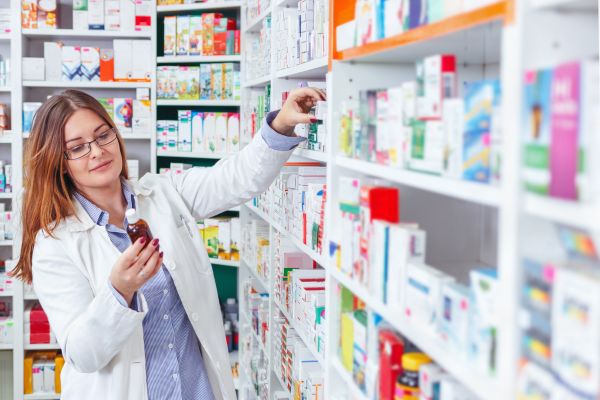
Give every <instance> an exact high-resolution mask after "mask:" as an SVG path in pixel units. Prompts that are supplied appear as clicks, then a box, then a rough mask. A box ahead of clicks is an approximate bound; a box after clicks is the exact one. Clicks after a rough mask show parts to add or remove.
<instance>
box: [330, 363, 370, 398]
mask: <svg viewBox="0 0 600 400" xmlns="http://www.w3.org/2000/svg"><path fill="white" fill-rule="evenodd" d="M331 365H333V370H334V371H335V372H337V374H338V375H339V376H340V377H341V378H342V379H343V380H344V382H345V383H346V386H347V389H348V394H349V395H350V396H351V397H350V398H349V399H348V400H369V398H368V397H367V396H366V395H365V394H364V393H363V392H362V390H360V388H359V387H358V385H357V384H356V383H355V382H354V380H353V379H352V376H350V372H348V371H347V370H346V368H344V366H343V365H342V363H341V362H340V361H339V360H338V359H337V358H336V359H334V360H333V361H332V362H331Z"/></svg>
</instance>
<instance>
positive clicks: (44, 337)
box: [29, 333, 50, 344]
mask: <svg viewBox="0 0 600 400" xmlns="http://www.w3.org/2000/svg"><path fill="white" fill-rule="evenodd" d="M48 343H50V333H32V334H31V335H30V340H29V344H48Z"/></svg>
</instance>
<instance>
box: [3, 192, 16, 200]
mask: <svg viewBox="0 0 600 400" xmlns="http://www.w3.org/2000/svg"><path fill="white" fill-rule="evenodd" d="M12 198H13V193H12V192H11V193H0V199H12Z"/></svg>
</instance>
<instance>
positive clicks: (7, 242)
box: [0, 240, 14, 247]
mask: <svg viewBox="0 0 600 400" xmlns="http://www.w3.org/2000/svg"><path fill="white" fill-rule="evenodd" d="M13 244H14V242H13V241H12V240H0V246H3V247H8V246H12V245H13Z"/></svg>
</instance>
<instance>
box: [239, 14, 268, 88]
mask: <svg viewBox="0 0 600 400" xmlns="http://www.w3.org/2000/svg"><path fill="white" fill-rule="evenodd" d="M271 33H272V32H271V16H270V15H267V16H266V17H265V18H264V19H263V20H262V25H261V29H260V31H258V32H256V33H251V32H249V33H248V34H246V36H245V37H244V41H245V42H244V43H245V44H244V46H245V51H246V64H244V75H245V78H246V81H252V80H254V79H258V78H263V77H268V75H269V73H270V71H271Z"/></svg>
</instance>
